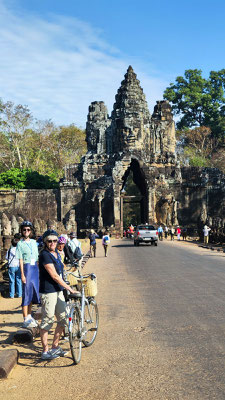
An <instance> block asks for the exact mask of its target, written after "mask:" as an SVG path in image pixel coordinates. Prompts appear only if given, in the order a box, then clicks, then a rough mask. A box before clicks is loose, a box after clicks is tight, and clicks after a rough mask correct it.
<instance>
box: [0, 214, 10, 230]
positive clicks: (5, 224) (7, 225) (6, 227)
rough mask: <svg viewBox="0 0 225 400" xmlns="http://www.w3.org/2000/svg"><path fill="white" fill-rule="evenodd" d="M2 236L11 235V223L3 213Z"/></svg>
mask: <svg viewBox="0 0 225 400" xmlns="http://www.w3.org/2000/svg"><path fill="white" fill-rule="evenodd" d="M1 226H2V235H3V236H9V235H11V221H10V220H9V218H8V217H7V215H6V214H5V213H3V214H2V223H1Z"/></svg>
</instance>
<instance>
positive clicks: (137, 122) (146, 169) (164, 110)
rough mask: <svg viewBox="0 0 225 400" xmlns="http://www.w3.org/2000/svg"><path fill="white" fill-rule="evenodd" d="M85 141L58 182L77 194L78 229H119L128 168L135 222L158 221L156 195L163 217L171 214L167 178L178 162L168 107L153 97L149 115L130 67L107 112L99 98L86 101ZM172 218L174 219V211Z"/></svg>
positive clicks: (173, 179)
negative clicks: (136, 194) (136, 200)
mask: <svg viewBox="0 0 225 400" xmlns="http://www.w3.org/2000/svg"><path fill="white" fill-rule="evenodd" d="M86 141H87V148H88V152H87V154H86V155H85V157H84V158H83V159H82V162H81V164H80V165H79V166H76V167H74V168H73V167H70V168H68V169H67V170H66V176H65V180H64V182H65V184H64V183H62V185H66V184H67V185H68V182H71V183H70V184H72V185H73V187H74V188H76V193H77V192H78V191H79V193H80V197H79V199H80V201H79V202H78V203H77V205H76V211H77V213H76V216H77V222H78V226H79V227H80V228H90V227H95V228H96V229H97V228H101V227H103V226H114V228H115V230H117V231H118V230H120V229H121V228H122V225H121V221H122V208H123V192H122V190H123V188H124V185H125V183H126V180H127V177H128V175H129V173H130V171H132V173H133V180H134V182H135V184H136V185H137V187H138V189H139V191H140V197H141V200H140V204H141V221H140V222H149V221H152V222H153V221H154V222H156V221H157V219H158V220H160V212H159V208H160V206H159V204H158V202H159V199H160V198H161V197H162V196H164V197H165V199H166V200H165V201H167V202H169V206H168V209H169V211H168V214H171V216H169V217H168V218H170V219H171V218H172V213H174V201H173V199H172V197H173V196H171V191H170V190H169V184H168V179H167V178H168V177H170V184H171V183H173V182H174V183H175V182H177V179H179V167H177V165H176V155H175V126H174V121H173V116H172V113H171V106H170V104H169V103H168V102H167V101H158V102H157V104H156V106H155V108H154V112H153V114H152V116H151V114H150V112H149V110H148V105H147V102H146V98H145V95H144V93H143V90H142V88H141V86H140V82H139V80H138V79H137V76H136V74H135V73H134V71H133V68H132V67H131V66H129V68H128V70H127V73H126V74H125V77H124V80H123V81H122V83H121V86H120V88H119V89H118V92H117V95H116V99H115V104H114V107H113V111H112V114H111V117H109V116H108V111H107V108H106V106H105V104H104V102H102V101H101V102H99V101H95V102H93V103H91V105H90V107H89V113H88V117H87V126H86ZM175 171H176V172H175ZM166 196H167V197H166ZM168 196H169V197H168ZM157 210H158V211H157ZM68 211H69V210H68ZM78 214H79V217H78ZM166 218H167V214H165V216H164V220H165V221H166ZM173 220H174V222H176V221H175V220H176V216H175V214H174V216H173ZM161 222H163V221H161Z"/></svg>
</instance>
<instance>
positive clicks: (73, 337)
mask: <svg viewBox="0 0 225 400" xmlns="http://www.w3.org/2000/svg"><path fill="white" fill-rule="evenodd" d="M70 318H71V321H70V323H71V328H70V329H69V340H70V350H71V354H72V358H73V361H74V364H79V362H80V360H81V351H82V343H81V321H80V315H79V312H78V310H77V309H76V308H73V309H72V310H71V314H70Z"/></svg>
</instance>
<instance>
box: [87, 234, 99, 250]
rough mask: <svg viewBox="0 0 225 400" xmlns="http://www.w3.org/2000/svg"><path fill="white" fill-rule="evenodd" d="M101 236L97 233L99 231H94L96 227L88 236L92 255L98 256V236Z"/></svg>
mask: <svg viewBox="0 0 225 400" xmlns="http://www.w3.org/2000/svg"><path fill="white" fill-rule="evenodd" d="M98 237H99V236H98V235H97V233H96V232H95V231H94V229H91V233H90V235H89V236H88V238H89V240H90V253H91V257H93V255H94V257H96V238H98Z"/></svg>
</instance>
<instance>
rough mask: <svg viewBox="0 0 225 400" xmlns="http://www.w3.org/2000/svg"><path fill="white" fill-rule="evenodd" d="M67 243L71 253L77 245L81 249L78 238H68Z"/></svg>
mask: <svg viewBox="0 0 225 400" xmlns="http://www.w3.org/2000/svg"><path fill="white" fill-rule="evenodd" d="M68 245H69V246H70V248H71V250H72V252H73V253H74V251H75V249H76V248H77V247H80V249H81V242H79V240H78V239H77V238H73V239H72V240H71V239H69V240H68Z"/></svg>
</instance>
